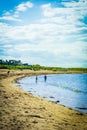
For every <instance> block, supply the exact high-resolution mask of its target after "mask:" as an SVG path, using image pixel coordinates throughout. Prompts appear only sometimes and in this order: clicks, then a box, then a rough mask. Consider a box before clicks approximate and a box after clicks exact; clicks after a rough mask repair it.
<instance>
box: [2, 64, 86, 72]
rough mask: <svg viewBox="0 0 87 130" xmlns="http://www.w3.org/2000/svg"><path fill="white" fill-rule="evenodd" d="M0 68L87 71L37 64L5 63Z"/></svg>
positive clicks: (84, 69) (84, 70)
mask: <svg viewBox="0 0 87 130" xmlns="http://www.w3.org/2000/svg"><path fill="white" fill-rule="evenodd" d="M0 69H9V70H12V69H13V70H18V69H20V70H23V69H30V70H34V71H38V70H51V71H60V72H79V71H80V72H85V73H87V68H61V67H48V66H40V65H38V64H36V65H27V66H25V65H3V64H0Z"/></svg>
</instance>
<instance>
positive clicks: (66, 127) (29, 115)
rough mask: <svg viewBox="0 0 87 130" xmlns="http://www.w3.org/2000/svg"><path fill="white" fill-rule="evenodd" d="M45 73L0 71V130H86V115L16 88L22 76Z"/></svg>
mask: <svg viewBox="0 0 87 130" xmlns="http://www.w3.org/2000/svg"><path fill="white" fill-rule="evenodd" d="M46 73H52V72H48V71H38V72H34V71H27V70H23V71H11V72H10V74H9V75H7V70H0V130H87V114H82V113H80V112H77V111H75V110H72V109H69V108H67V107H64V106H61V105H59V104H55V103H52V102H50V101H46V100H45V99H42V98H39V97H37V96H33V95H32V94H28V93H27V92H24V91H23V90H21V89H20V88H18V87H16V86H15V85H14V84H13V82H14V80H16V79H17V78H21V77H23V76H27V75H29V76H31V75H36V74H46Z"/></svg>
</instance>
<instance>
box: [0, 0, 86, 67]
mask: <svg viewBox="0 0 87 130" xmlns="http://www.w3.org/2000/svg"><path fill="white" fill-rule="evenodd" d="M86 6H87V1H86V0H73V1H72V0H42V1H41V0H38V1H36V0H8V2H7V0H0V59H16V60H19V59H20V60H22V62H27V63H29V64H40V65H46V66H59V67H87V7H86Z"/></svg>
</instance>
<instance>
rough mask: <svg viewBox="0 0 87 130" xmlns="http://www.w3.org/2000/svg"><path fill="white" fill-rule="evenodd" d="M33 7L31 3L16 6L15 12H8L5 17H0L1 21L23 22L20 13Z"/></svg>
mask: <svg viewBox="0 0 87 130" xmlns="http://www.w3.org/2000/svg"><path fill="white" fill-rule="evenodd" d="M33 6H34V4H33V3H31V2H29V1H27V2H24V3H21V4H19V5H18V6H16V7H15V9H14V10H10V11H6V12H5V13H4V14H3V16H2V17H0V20H7V21H16V22H21V21H22V20H21V19H20V18H19V16H20V13H21V12H25V11H27V10H28V9H30V8H32V7H33Z"/></svg>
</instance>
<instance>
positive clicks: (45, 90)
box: [17, 74, 87, 113]
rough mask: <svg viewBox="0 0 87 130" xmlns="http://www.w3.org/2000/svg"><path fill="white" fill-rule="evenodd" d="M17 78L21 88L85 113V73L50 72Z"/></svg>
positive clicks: (86, 79)
mask: <svg viewBox="0 0 87 130" xmlns="http://www.w3.org/2000/svg"><path fill="white" fill-rule="evenodd" d="M46 77H47V79H44V75H41V76H37V77H36V76H31V77H25V78H22V79H20V80H18V82H17V83H18V84H20V87H21V88H22V89H23V90H26V91H28V92H29V93H32V94H34V95H37V96H39V97H42V98H46V99H47V100H50V101H53V102H56V103H59V104H62V105H65V106H67V107H69V108H72V109H75V110H78V111H80V112H83V113H87V74H52V75H46Z"/></svg>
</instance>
